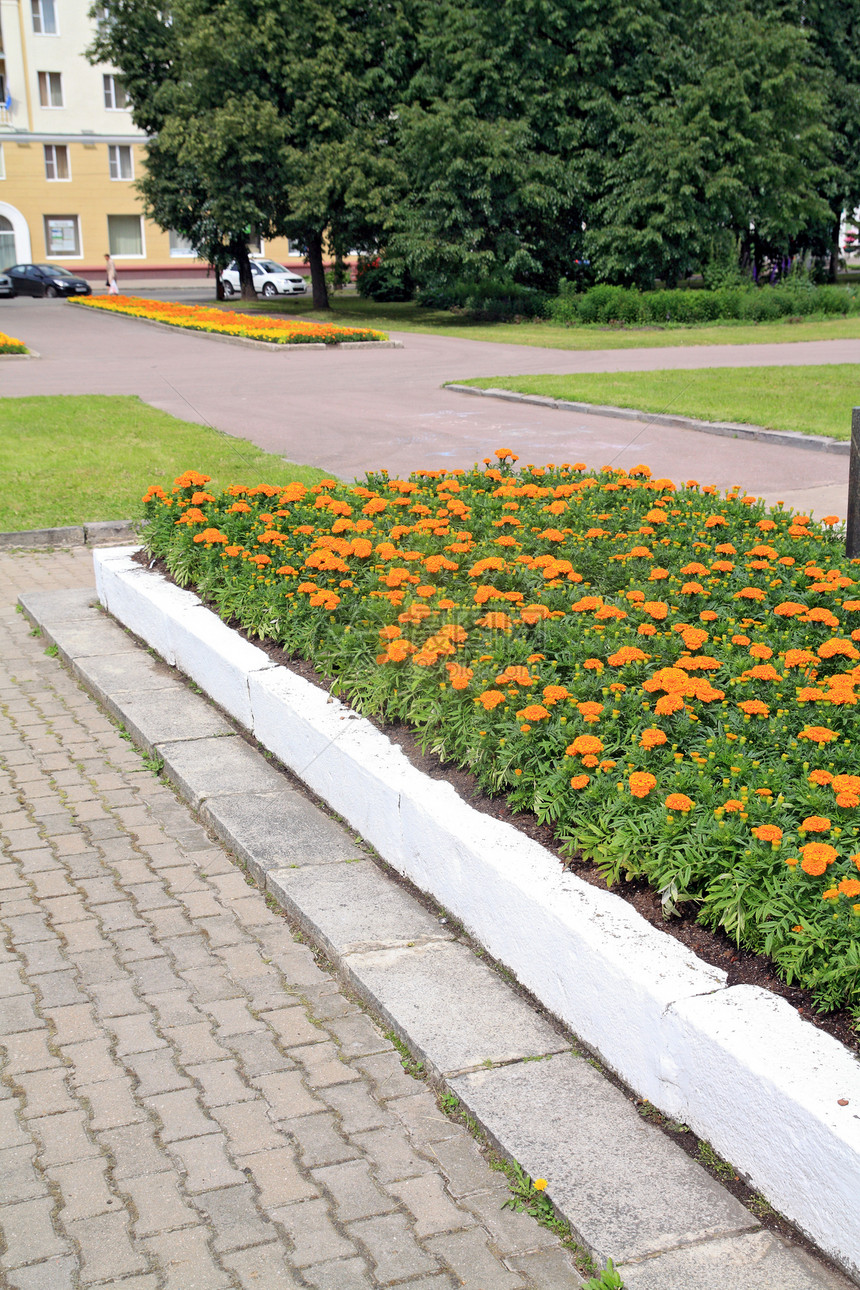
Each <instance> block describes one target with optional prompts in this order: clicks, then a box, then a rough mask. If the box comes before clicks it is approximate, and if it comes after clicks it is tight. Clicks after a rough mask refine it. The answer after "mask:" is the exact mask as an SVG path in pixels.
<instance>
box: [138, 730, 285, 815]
mask: <svg viewBox="0 0 860 1290" xmlns="http://www.w3.org/2000/svg"><path fill="white" fill-rule="evenodd" d="M158 751H159V753H160V755H161V756H162V757H163V758H164V770H165V773H166V775H167V776H168V778H169V779H171V780H172V781H173V783H174V784H176V786H177V788H179V790H180V792H181V793H182V794H183V796H185V797H186V798H188V800H189V801H190V802H191V803H192V805H194V806H199V805H200V803H201V802H203V801H205V800H207V799H209V798H212V797H220V796H224V795H226V796H233V795H234V794H239V795H241V796H243V797H244V796H246V795H247V794H248V793H266V792H269V793H274V792H277V791H278V790H279V789H280V787H281V777H280V775H279V774H278V772H277V771H276V770H275V769H274V768H273V767H272V766H270V765H269V763H268V762H267V761H266V759H265V758H264V757H263V756H262V755H261V754H260V753H258V752H255V751H254V749H253V748H251V747H250V745H249V744H246V743H245V741H244V739H241V738H240V737H239V735H225V736H224V737H223V738H221V739H193V740H191V741H190V742H187V743H186V742H184V741H183V742H180V743H163V744H159V745H158Z"/></svg>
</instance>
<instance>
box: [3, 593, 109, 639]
mask: <svg viewBox="0 0 860 1290" xmlns="http://www.w3.org/2000/svg"><path fill="white" fill-rule="evenodd" d="M18 602H19V604H20V605H21V607H22V608H23V610H24V612H25V613H26V615H27V617H28V618H29V619H30V620H31V621H33V622H36V623H42V624H45V625H46V624H47V623H48V622H50V624H51V626H52V627H53V626H54V625H56V624H59V623H64V622H72V623H77V622H80V620H81V619H82V618H83V617H85V616H87V617H89V616H90V615H91V614H93V613H96V614H98V615H99V617H102V614H101V611H100V610H98V609H95V608H94V606H95V605H96V604H97V602H98V597H97V595H96V592H95V590H94V589H93V588H92V587H81V588H80V589H72V590H69V591H60V590H56V591H22V592H21V594H20V595H19V596H18ZM44 629H45V628H44V626H43V628H42V630H43V631H44Z"/></svg>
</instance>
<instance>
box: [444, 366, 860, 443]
mask: <svg viewBox="0 0 860 1290" xmlns="http://www.w3.org/2000/svg"><path fill="white" fill-rule="evenodd" d="M458 384H462V385H477V386H479V387H480V388H481V389H488V388H495V389H502V390H518V391H519V392H520V393H521V394H543V395H546V396H548V397H550V398H555V399H572V400H573V401H574V402H577V403H609V404H612V405H614V406H615V407H622V408H642V410H643V411H645V412H667V413H673V414H675V415H678V416H685V417H698V418H699V419H701V420H703V421H741V422H746V423H748V424H750V425H757V426H767V427H768V429H771V430H798V431H800V433H801V434H820V435H828V436H829V437H830V438H832V439H849V438H850V437H851V409H852V407H854V406H856V405H858V404H860V365H857V364H854V363H833V364H830V365H827V366H822V367H703V368H699V369H698V370H696V371H660V372H601V373H599V374H596V375H589V376H487V377H479V378H477V379H470V380H466V381H461V382H458Z"/></svg>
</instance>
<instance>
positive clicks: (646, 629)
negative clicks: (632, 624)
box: [636, 623, 657, 636]
mask: <svg viewBox="0 0 860 1290" xmlns="http://www.w3.org/2000/svg"><path fill="white" fill-rule="evenodd" d="M636 635H637V636H656V635H657V628H656V627H655V626H654V624H653V623H640V624H639V626H638V627H637V628H636Z"/></svg>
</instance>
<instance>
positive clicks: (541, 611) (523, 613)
mask: <svg viewBox="0 0 860 1290" xmlns="http://www.w3.org/2000/svg"><path fill="white" fill-rule="evenodd" d="M549 616H550V610H549V609H547V607H546V605H526V606H525V607H524V608H523V609H521V610H520V618H521V619H522V620H523V622H524V623H528V625H529V626H530V627H533V626H534V625H535V623H539V622H540V621H541V620H542V619H544V618H549Z"/></svg>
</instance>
